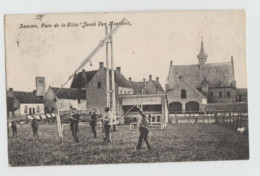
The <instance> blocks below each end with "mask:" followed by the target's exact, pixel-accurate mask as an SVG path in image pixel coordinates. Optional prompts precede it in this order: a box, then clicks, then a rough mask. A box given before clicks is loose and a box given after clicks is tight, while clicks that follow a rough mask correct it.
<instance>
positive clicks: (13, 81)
mask: <svg viewBox="0 0 260 176" xmlns="http://www.w3.org/2000/svg"><path fill="white" fill-rule="evenodd" d="M123 18H126V19H127V22H129V23H127V24H126V25H123V26H121V27H120V28H119V30H118V31H117V32H116V33H115V35H114V36H113V53H114V60H115V67H117V66H120V67H121V72H122V73H123V75H124V76H125V77H126V78H127V79H128V77H132V80H133V81H142V80H143V78H146V79H148V78H149V75H150V74H152V77H153V79H156V77H159V79H160V83H161V84H162V86H163V87H164V85H165V83H166V78H167V76H168V72H169V66H170V61H171V60H172V61H173V64H175V65H189V64H197V63H198V59H197V54H198V53H199V50H200V43H201V37H202V36H203V41H204V48H205V51H206V53H207V54H208V59H207V62H208V63H219V62H230V59H231V56H233V58H234V68H235V78H236V81H237V87H238V88H244V87H247V71H246V68H247V67H246V36H245V25H246V21H245V12H244V11H238V10H236V11H168V12H167V11H163V12H138V13H137V12H135V13H134V12H129V13H78V14H30V15H7V16H5V48H6V53H5V55H6V81H7V89H9V88H13V89H14V90H19V91H33V90H35V77H36V76H44V77H45V79H46V89H47V88H48V87H49V86H53V87H60V86H61V85H62V84H64V83H65V81H67V79H68V77H69V76H70V75H71V74H72V73H73V72H74V70H75V69H76V68H77V67H78V66H79V65H80V64H81V62H82V61H83V60H84V59H85V58H86V57H87V56H88V55H89V53H90V52H92V51H93V49H95V47H96V46H97V44H98V43H99V42H100V40H101V39H103V38H104V36H105V27H104V23H107V24H108V23H109V22H110V21H114V22H119V21H121V20H122V19H123ZM100 22H101V23H102V24H101V23H100ZM68 23H70V24H69V27H68ZM55 24H56V25H55ZM62 24H64V25H65V26H63V25H62ZM85 24H88V26H86V27H84V25H85ZM94 24H95V26H93V25H94ZM99 24H100V25H99ZM57 25H58V26H57ZM25 26H26V27H28V26H29V27H31V28H24V27H25ZM36 26H37V27H38V28H36ZM21 27H22V28H21ZM99 62H105V47H103V48H102V49H101V50H100V51H99V52H98V53H97V54H96V55H95V56H94V57H93V60H92V66H90V64H88V65H86V66H85V67H84V69H85V70H86V71H90V70H95V69H97V68H98V67H99ZM70 83H71V82H69V83H68V84H67V85H66V86H65V87H69V86H70Z"/></svg>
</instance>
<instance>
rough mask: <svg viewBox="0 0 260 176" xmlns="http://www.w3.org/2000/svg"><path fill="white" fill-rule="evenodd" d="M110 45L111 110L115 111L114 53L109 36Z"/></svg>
mask: <svg viewBox="0 0 260 176" xmlns="http://www.w3.org/2000/svg"><path fill="white" fill-rule="evenodd" d="M112 30H113V27H112V25H111V26H110V31H112ZM110 46H111V69H112V71H111V75H112V112H113V113H114V114H115V113H116V92H115V71H114V55H113V37H112V35H111V36H110Z"/></svg>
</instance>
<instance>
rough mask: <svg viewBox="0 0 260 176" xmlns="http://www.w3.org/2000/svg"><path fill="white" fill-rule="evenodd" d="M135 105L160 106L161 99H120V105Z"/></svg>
mask: <svg viewBox="0 0 260 176" xmlns="http://www.w3.org/2000/svg"><path fill="white" fill-rule="evenodd" d="M135 104H142V105H146V104H149V105H151V104H161V97H144V96H142V97H127V98H122V105H135Z"/></svg>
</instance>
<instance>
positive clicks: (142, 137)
mask: <svg viewBox="0 0 260 176" xmlns="http://www.w3.org/2000/svg"><path fill="white" fill-rule="evenodd" d="M137 109H138V111H139V113H140V115H141V117H142V118H141V120H140V121H139V131H140V134H139V139H138V144H137V147H136V149H137V150H140V149H141V146H142V143H143V141H145V143H146V145H147V148H148V149H151V146H150V143H149V141H148V133H149V129H148V126H149V123H150V120H151V115H150V114H148V113H144V112H143V111H142V110H141V108H140V107H139V106H138V105H137ZM97 121H98V117H97V110H96V109H93V111H92V112H91V117H90V123H89V124H90V126H91V129H92V132H93V135H94V138H95V139H96V138H97V131H96V126H97ZM101 122H102V130H103V131H104V132H105V138H104V139H103V143H104V144H108V143H111V142H112V139H111V134H110V132H111V130H115V116H114V115H113V113H112V112H111V111H110V109H109V107H106V108H105V115H104V116H103V117H102V118H101ZM78 123H79V114H78V113H77V111H76V109H75V108H73V109H72V116H71V118H70V128H71V131H72V137H73V140H74V141H75V142H79V138H78V136H77V133H78V132H79V125H78ZM103 131H102V132H103Z"/></svg>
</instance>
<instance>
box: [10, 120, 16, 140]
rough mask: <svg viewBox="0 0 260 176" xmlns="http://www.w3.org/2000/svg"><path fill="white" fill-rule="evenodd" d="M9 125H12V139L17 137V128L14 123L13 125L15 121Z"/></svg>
mask: <svg viewBox="0 0 260 176" xmlns="http://www.w3.org/2000/svg"><path fill="white" fill-rule="evenodd" d="M11 123H12V125H11V128H12V131H13V137H17V126H16V123H15V121H12V122H11Z"/></svg>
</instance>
